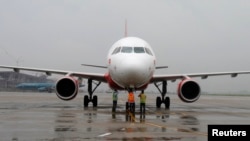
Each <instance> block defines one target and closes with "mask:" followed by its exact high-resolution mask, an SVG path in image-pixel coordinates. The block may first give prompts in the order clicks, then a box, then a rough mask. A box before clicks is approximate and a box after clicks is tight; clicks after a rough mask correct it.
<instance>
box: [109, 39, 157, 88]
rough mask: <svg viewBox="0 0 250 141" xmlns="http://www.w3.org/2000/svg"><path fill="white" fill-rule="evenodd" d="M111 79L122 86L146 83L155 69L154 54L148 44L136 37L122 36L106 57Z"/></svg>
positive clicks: (138, 85)
mask: <svg viewBox="0 0 250 141" xmlns="http://www.w3.org/2000/svg"><path fill="white" fill-rule="evenodd" d="M107 61H108V71H109V74H110V77H111V79H112V80H113V81H114V82H115V83H116V84H117V85H119V86H120V87H122V88H135V89H137V88H140V87H142V86H144V85H147V84H148V83H149V81H150V79H151V78H152V76H153V73H154V71H155V61H156V58H155V55H154V52H153V50H152V48H151V47H150V45H149V44H148V43H147V42H146V41H144V40H142V39H140V38H137V37H126V38H122V39H120V40H119V41H117V42H116V43H114V45H113V46H112V47H111V49H110V50H109V53H108V57H107Z"/></svg>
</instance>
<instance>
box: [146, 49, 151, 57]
mask: <svg viewBox="0 0 250 141" xmlns="http://www.w3.org/2000/svg"><path fill="white" fill-rule="evenodd" d="M145 50H146V53H147V54H149V55H152V56H153V53H152V52H151V51H150V49H148V48H145Z"/></svg>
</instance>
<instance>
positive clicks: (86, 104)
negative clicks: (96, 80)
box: [83, 95, 89, 107]
mask: <svg viewBox="0 0 250 141" xmlns="http://www.w3.org/2000/svg"><path fill="white" fill-rule="evenodd" d="M83 105H84V107H88V105H89V96H87V95H85V96H84V100H83Z"/></svg>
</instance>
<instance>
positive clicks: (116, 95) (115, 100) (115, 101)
mask: <svg viewBox="0 0 250 141" xmlns="http://www.w3.org/2000/svg"><path fill="white" fill-rule="evenodd" d="M117 100H118V91H117V90H114V91H113V109H112V111H113V112H115V110H116V106H117Z"/></svg>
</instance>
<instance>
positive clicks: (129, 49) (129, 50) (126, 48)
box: [121, 47, 133, 53]
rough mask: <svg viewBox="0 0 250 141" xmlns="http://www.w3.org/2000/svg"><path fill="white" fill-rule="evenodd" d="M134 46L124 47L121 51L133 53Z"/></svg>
mask: <svg viewBox="0 0 250 141" xmlns="http://www.w3.org/2000/svg"><path fill="white" fill-rule="evenodd" d="M132 49H133V48H132V47H122V50H121V52H123V53H132Z"/></svg>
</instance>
